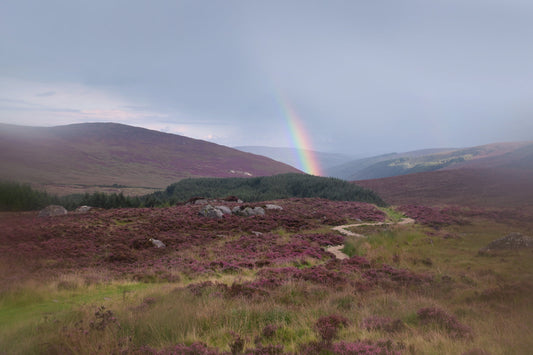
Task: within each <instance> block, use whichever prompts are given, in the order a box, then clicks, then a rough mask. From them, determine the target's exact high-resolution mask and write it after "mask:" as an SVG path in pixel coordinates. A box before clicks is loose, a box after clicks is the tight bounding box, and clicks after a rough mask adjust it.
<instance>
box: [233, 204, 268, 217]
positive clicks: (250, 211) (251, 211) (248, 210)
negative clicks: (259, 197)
mask: <svg viewBox="0 0 533 355" xmlns="http://www.w3.org/2000/svg"><path fill="white" fill-rule="evenodd" d="M232 212H233V214H236V215H237V216H243V217H249V216H264V215H265V210H264V209H263V208H262V207H254V208H252V207H244V208H242V207H240V206H236V207H233V210H232Z"/></svg>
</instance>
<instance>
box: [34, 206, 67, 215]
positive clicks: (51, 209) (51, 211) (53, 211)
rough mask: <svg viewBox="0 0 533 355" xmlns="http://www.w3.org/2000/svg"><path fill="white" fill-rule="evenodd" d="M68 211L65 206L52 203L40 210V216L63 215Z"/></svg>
mask: <svg viewBox="0 0 533 355" xmlns="http://www.w3.org/2000/svg"><path fill="white" fill-rule="evenodd" d="M67 213H68V212H67V210H66V209H65V207H63V206H59V205H50V206H46V207H45V208H43V209H42V210H41V211H40V212H39V217H51V216H61V215H64V214H67Z"/></svg>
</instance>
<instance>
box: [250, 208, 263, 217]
mask: <svg viewBox="0 0 533 355" xmlns="http://www.w3.org/2000/svg"><path fill="white" fill-rule="evenodd" d="M253 215H254V216H264V215H265V209H264V208H263V207H256V208H254V214H253Z"/></svg>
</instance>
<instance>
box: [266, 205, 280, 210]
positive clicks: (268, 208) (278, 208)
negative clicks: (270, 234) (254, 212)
mask: <svg viewBox="0 0 533 355" xmlns="http://www.w3.org/2000/svg"><path fill="white" fill-rule="evenodd" d="M265 208H266V209H267V210H278V211H281V210H283V207H281V206H278V205H272V204H267V205H266V206H265Z"/></svg>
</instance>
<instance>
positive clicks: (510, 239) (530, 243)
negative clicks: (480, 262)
mask: <svg viewBox="0 0 533 355" xmlns="http://www.w3.org/2000/svg"><path fill="white" fill-rule="evenodd" d="M526 248H533V238H532V237H528V236H525V235H522V234H520V233H511V234H509V235H506V236H505V237H503V238H500V239H496V240H493V241H492V242H490V243H489V244H488V245H487V246H486V247H484V248H481V249H480V250H479V252H480V253H487V252H492V251H497V250H509V249H526Z"/></svg>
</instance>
